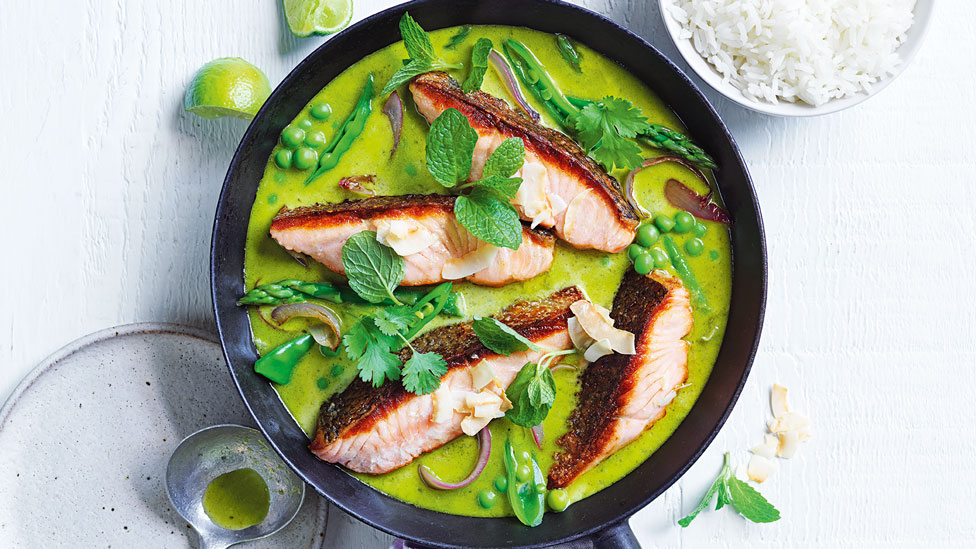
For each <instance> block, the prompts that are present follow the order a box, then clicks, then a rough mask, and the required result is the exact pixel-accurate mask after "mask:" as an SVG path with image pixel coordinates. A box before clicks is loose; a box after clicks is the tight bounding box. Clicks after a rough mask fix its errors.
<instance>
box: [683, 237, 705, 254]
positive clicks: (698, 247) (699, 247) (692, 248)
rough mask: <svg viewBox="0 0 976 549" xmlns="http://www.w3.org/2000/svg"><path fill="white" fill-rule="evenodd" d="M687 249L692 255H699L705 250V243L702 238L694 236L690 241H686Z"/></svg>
mask: <svg viewBox="0 0 976 549" xmlns="http://www.w3.org/2000/svg"><path fill="white" fill-rule="evenodd" d="M685 251H686V252H688V255H690V256H691V257H698V256H700V255H701V254H702V252H704V251H705V243H704V242H702V241H701V239H700V238H692V239H691V240H689V241H688V242H685Z"/></svg>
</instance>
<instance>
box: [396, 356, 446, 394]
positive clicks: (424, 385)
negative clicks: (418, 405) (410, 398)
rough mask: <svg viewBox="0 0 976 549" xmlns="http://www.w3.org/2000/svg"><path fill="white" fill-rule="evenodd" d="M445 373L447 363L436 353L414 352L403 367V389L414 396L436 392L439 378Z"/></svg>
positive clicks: (439, 382)
mask: <svg viewBox="0 0 976 549" xmlns="http://www.w3.org/2000/svg"><path fill="white" fill-rule="evenodd" d="M446 373H447V362H445V361H444V357H442V356H441V355H439V354H437V353H418V352H416V351H414V352H413V354H412V355H410V358H409V359H408V360H407V362H406V363H405V364H404V365H403V387H404V388H405V389H406V390H408V391H410V392H411V393H414V394H416V395H426V394H429V393H432V392H434V391H436V390H437V388H438V387H439V386H440V384H441V380H440V377H441V376H442V375H444V374H446Z"/></svg>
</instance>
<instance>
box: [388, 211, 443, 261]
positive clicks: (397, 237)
mask: <svg viewBox="0 0 976 549" xmlns="http://www.w3.org/2000/svg"><path fill="white" fill-rule="evenodd" d="M376 241H377V242H379V243H380V244H384V245H386V246H389V247H391V248H393V251H394V252H396V253H397V255H399V256H400V257H406V256H408V255H413V254H415V253H418V252H422V251H424V250H426V249H427V248H429V247H430V246H431V245H432V244H434V243H435V242H437V236H435V235H434V234H433V233H431V232H430V231H428V230H427V228H426V227H424V226H423V225H422V224H421V223H419V222H417V221H415V220H411V219H381V220H379V221H377V222H376Z"/></svg>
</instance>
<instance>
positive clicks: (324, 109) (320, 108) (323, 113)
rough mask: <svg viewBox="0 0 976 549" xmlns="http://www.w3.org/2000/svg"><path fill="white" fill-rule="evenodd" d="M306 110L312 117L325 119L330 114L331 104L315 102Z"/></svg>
mask: <svg viewBox="0 0 976 549" xmlns="http://www.w3.org/2000/svg"><path fill="white" fill-rule="evenodd" d="M308 112H309V113H310V114H311V115H312V118H316V119H318V120H325V119H326V118H328V117H330V116H332V106H331V105H329V104H328V103H316V104H314V105H312V107H311V108H310V109H309V110H308Z"/></svg>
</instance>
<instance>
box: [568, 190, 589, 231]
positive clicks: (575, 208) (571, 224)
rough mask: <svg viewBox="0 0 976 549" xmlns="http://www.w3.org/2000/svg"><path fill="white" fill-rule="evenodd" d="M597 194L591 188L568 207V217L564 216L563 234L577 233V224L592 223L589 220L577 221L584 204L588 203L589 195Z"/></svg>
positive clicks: (576, 197)
mask: <svg viewBox="0 0 976 549" xmlns="http://www.w3.org/2000/svg"><path fill="white" fill-rule="evenodd" d="M592 192H595V191H594V190H593V189H591V188H587V189H586V190H585V191H583V192H581V193H579V194H578V195H576V196H575V197H574V198H573V199H572V200H570V201H569V204H568V205H567V206H566V215H565V216H563V234H566V235H570V234H573V233H574V232H575V231H576V224H577V223H582V224H583V225H585V224H587V223H589V222H591V220H588V219H577V218H578V217H580V216H579V212H580V210H582V209H583V203H585V202H586V198H587V195H589V194H590V193H592Z"/></svg>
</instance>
